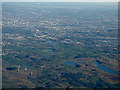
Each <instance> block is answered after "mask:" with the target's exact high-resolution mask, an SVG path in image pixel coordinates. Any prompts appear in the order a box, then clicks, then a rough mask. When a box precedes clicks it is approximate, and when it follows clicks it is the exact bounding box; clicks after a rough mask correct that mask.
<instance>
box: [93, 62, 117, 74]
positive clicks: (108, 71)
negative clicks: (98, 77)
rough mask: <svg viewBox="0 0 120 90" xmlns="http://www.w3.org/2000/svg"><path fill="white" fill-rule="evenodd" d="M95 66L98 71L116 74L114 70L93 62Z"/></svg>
mask: <svg viewBox="0 0 120 90" xmlns="http://www.w3.org/2000/svg"><path fill="white" fill-rule="evenodd" d="M94 63H95V64H96V65H97V66H96V67H97V68H98V69H100V70H103V71H105V72H107V73H111V74H117V72H115V71H114V70H112V69H110V68H107V67H106V66H105V65H101V64H100V63H98V62H94Z"/></svg>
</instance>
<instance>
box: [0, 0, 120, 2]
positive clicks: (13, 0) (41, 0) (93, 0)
mask: <svg viewBox="0 0 120 90" xmlns="http://www.w3.org/2000/svg"><path fill="white" fill-rule="evenodd" d="M1 1H2V2H119V0H100V1H98V0H1Z"/></svg>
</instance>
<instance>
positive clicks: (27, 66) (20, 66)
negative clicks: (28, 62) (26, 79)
mask: <svg viewBox="0 0 120 90" xmlns="http://www.w3.org/2000/svg"><path fill="white" fill-rule="evenodd" d="M22 67H30V66H25V65H23V66H20V68H22Z"/></svg>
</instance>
